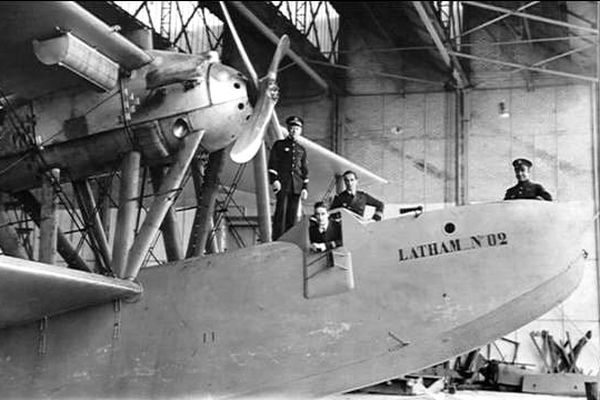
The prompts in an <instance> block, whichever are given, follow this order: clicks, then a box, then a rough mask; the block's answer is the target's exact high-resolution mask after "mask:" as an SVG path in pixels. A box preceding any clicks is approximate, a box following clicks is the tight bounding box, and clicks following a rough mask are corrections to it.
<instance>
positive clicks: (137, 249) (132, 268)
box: [124, 130, 205, 280]
mask: <svg viewBox="0 0 600 400" xmlns="http://www.w3.org/2000/svg"><path fill="white" fill-rule="evenodd" d="M204 132H205V131H204V130H200V131H193V132H190V133H189V134H188V135H187V136H186V137H185V138H184V139H183V140H182V141H181V144H180V149H179V151H178V153H177V156H176V159H175V163H174V164H173V165H172V166H171V168H170V169H169V173H168V174H167V175H166V176H165V178H164V180H163V181H162V183H161V185H160V189H159V191H158V195H157V196H156V197H155V199H154V202H153V203H152V205H151V206H150V209H149V210H148V213H147V214H146V219H145V220H144V223H143V224H142V227H141V228H140V232H139V233H138V235H137V237H136V238H135V240H134V242H133V246H131V250H130V251H129V257H128V259H127V266H126V267H125V274H124V276H125V277H126V278H127V279H129V280H134V279H135V278H136V277H137V274H138V272H139V270H140V268H141V267H142V264H143V262H144V257H145V256H146V253H147V252H148V250H150V247H151V246H152V243H153V241H154V238H155V237H156V235H157V234H158V230H159V228H160V225H161V224H162V222H163V220H164V218H165V215H166V214H167V212H168V211H169V208H170V207H171V206H172V205H173V203H174V202H175V199H176V198H177V193H176V192H177V190H178V189H179V187H180V186H181V181H182V180H183V176H184V175H185V172H186V171H187V169H188V167H189V166H190V163H191V162H192V159H193V158H194V155H195V154H196V151H197V150H198V146H199V145H200V141H201V140H202V137H203V136H204Z"/></svg>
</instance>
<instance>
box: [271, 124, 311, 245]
mask: <svg viewBox="0 0 600 400" xmlns="http://www.w3.org/2000/svg"><path fill="white" fill-rule="evenodd" d="M285 122H286V123H287V127H288V132H289V135H288V136H287V137H286V138H285V139H282V140H278V141H276V142H275V143H274V144H273V148H272V149H271V153H270V155H269V181H270V182H271V185H272V187H273V191H274V192H275V194H276V195H277V205H276V206H275V216H274V217H273V240H277V239H278V238H279V237H280V236H281V235H283V234H284V233H285V232H286V231H287V230H288V229H290V228H291V227H292V226H294V223H295V222H296V216H297V214H298V207H299V204H300V198H302V200H305V199H306V198H307V197H308V166H307V162H306V150H305V149H304V147H302V146H301V145H300V144H299V143H298V142H296V137H298V136H300V135H301V134H302V126H303V125H304V122H303V121H302V118H300V117H296V116H291V117H289V118H288V119H286V120H285Z"/></svg>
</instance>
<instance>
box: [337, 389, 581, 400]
mask: <svg viewBox="0 0 600 400" xmlns="http://www.w3.org/2000/svg"><path fill="white" fill-rule="evenodd" d="M398 399H413V400H573V399H585V397H569V396H550V395H547V394H528V393H511V392H491V391H483V390H473V391H471V390H464V391H458V392H456V393H454V394H448V393H443V392H439V393H434V394H430V395H416V396H397V395H380V394H363V393H360V394H344V395H337V396H331V397H327V400H398Z"/></svg>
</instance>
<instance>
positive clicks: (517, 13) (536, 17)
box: [461, 1, 598, 33]
mask: <svg viewBox="0 0 600 400" xmlns="http://www.w3.org/2000/svg"><path fill="white" fill-rule="evenodd" d="M461 3H462V4H466V5H469V6H473V7H479V8H483V9H486V10H491V11H497V12H501V13H504V14H512V15H514V16H516V17H522V18H528V19H531V20H533V21H538V22H545V23H547V24H552V25H557V26H562V27H564V28H569V29H574V30H580V31H585V32H593V33H596V32H597V31H598V30H597V29H595V28H588V27H587V26H579V25H573V24H569V23H568V22H563V21H558V20H555V19H551V18H546V17H541V16H539V15H532V14H527V13H524V12H520V11H514V10H510V9H508V8H503V7H498V6H494V5H491V4H487V3H480V2H478V1H462V2H461Z"/></svg>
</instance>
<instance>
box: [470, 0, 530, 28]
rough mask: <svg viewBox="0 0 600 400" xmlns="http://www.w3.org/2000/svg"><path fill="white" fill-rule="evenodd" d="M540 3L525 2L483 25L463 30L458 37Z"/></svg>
mask: <svg viewBox="0 0 600 400" xmlns="http://www.w3.org/2000/svg"><path fill="white" fill-rule="evenodd" d="M538 3H540V2H539V1H532V2H530V3H527V4H524V5H522V6H521V7H519V8H517V9H516V10H515V11H511V12H510V13H508V14H504V15H501V16H499V17H496V18H494V19H491V20H489V21H486V22H484V23H482V24H481V25H478V26H476V27H474V28H471V29H469V30H467V31H465V32H462V33H461V34H460V35H459V36H458V37H464V36H467V35H470V34H471V33H473V32H477V31H479V30H481V29H483V28H487V27H488V26H490V25H493V24H495V23H496V22H500V21H502V20H503V19H505V18H508V17H510V16H512V15H515V13H517V12H519V11H524V10H526V9H528V8H529V7H532V6H535V5H536V4H538Z"/></svg>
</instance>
